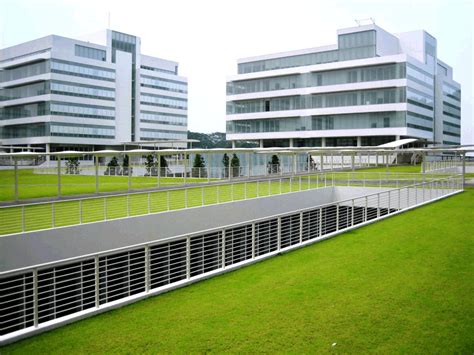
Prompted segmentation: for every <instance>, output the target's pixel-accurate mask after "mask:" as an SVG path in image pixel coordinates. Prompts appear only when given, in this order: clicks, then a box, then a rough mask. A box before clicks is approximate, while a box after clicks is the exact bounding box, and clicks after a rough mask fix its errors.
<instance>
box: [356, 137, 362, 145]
mask: <svg viewBox="0 0 474 355" xmlns="http://www.w3.org/2000/svg"><path fill="white" fill-rule="evenodd" d="M357 146H358V147H362V137H360V136H359V137H357Z"/></svg>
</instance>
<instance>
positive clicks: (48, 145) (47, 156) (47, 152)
mask: <svg viewBox="0 0 474 355" xmlns="http://www.w3.org/2000/svg"><path fill="white" fill-rule="evenodd" d="M45 148H46V154H49V153H50V152H51V146H50V144H49V143H46V147H45ZM49 160H50V159H49V155H46V161H47V162H49Z"/></svg>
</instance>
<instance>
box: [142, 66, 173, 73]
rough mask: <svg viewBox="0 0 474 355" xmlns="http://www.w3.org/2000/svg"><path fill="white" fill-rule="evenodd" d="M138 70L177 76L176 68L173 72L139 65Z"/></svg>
mask: <svg viewBox="0 0 474 355" xmlns="http://www.w3.org/2000/svg"><path fill="white" fill-rule="evenodd" d="M140 68H141V69H145V70H150V71H156V72H159V73H167V74H173V75H178V66H175V67H174V71H172V70H166V69H161V68H155V67H150V66H147V65H141V66H140Z"/></svg>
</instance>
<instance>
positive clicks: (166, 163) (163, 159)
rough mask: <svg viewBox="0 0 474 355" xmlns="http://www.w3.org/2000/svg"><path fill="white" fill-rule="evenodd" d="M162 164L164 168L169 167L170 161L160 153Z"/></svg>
mask: <svg viewBox="0 0 474 355" xmlns="http://www.w3.org/2000/svg"><path fill="white" fill-rule="evenodd" d="M160 166H161V167H162V168H167V167H168V162H167V161H166V159H165V157H164V156H162V155H160Z"/></svg>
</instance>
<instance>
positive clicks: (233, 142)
mask: <svg viewBox="0 0 474 355" xmlns="http://www.w3.org/2000/svg"><path fill="white" fill-rule="evenodd" d="M232 149H235V141H232Z"/></svg>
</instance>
